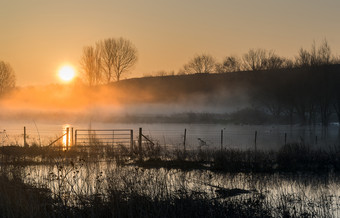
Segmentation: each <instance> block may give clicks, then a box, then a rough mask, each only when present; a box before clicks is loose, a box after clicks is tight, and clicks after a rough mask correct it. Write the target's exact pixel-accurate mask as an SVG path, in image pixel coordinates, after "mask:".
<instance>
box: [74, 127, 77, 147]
mask: <svg viewBox="0 0 340 218" xmlns="http://www.w3.org/2000/svg"><path fill="white" fill-rule="evenodd" d="M74 145H77V130H76V131H75V133H74Z"/></svg>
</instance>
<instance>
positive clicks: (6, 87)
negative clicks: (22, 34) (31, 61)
mask: <svg viewBox="0 0 340 218" xmlns="http://www.w3.org/2000/svg"><path fill="white" fill-rule="evenodd" d="M14 87H15V75H14V70H13V68H12V67H11V65H10V64H9V63H6V62H4V61H1V60H0V97H1V96H2V95H3V94H5V93H6V92H8V91H10V90H12V89H13V88H14Z"/></svg>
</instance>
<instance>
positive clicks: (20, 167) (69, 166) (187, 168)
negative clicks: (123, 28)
mask: <svg viewBox="0 0 340 218" xmlns="http://www.w3.org/2000/svg"><path fill="white" fill-rule="evenodd" d="M60 146H63V145H62V144H59V145H55V146H51V147H44V146H38V145H34V146H30V147H20V146H15V145H13V146H3V147H1V149H0V153H1V160H0V161H1V176H0V180H1V181H0V190H1V198H0V201H1V204H0V205H1V208H0V211H1V213H2V214H3V215H4V217H23V216H25V217H27V216H29V217H98V216H101V217H188V216H192V217H225V216H229V217H337V216H339V212H340V211H339V203H340V202H339V199H340V192H339V191H338V190H339V186H340V176H339V172H340V168H339V166H340V163H339V161H340V156H339V155H338V154H339V151H338V148H337V147H334V150H332V151H331V152H326V151H324V150H321V149H312V148H311V147H310V146H308V145H305V144H299V143H295V144H287V145H285V146H282V147H281V148H280V149H279V150H278V151H261V150H259V151H256V152H255V151H253V150H240V149H224V150H222V151H221V150H212V149H206V148H202V149H197V150H191V151H184V150H182V149H181V150H179V149H175V150H173V149H172V150H168V149H166V148H164V147H162V146H160V145H159V144H154V145H153V144H150V143H147V142H145V143H143V147H142V150H140V149H139V148H138V147H137V146H134V147H133V148H132V149H130V148H129V147H127V146H124V145H119V146H101V145H100V144H93V145H92V146H90V147H86V148H85V147H81V146H78V147H76V146H75V147H71V148H70V149H69V150H68V151H63V149H60Z"/></svg>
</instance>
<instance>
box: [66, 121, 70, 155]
mask: <svg viewBox="0 0 340 218" xmlns="http://www.w3.org/2000/svg"><path fill="white" fill-rule="evenodd" d="M69 133H70V128H69V127H67V128H66V151H67V150H68V142H69Z"/></svg>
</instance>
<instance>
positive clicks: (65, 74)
mask: <svg viewBox="0 0 340 218" xmlns="http://www.w3.org/2000/svg"><path fill="white" fill-rule="evenodd" d="M75 75H76V73H75V70H74V68H73V67H72V66H69V65H66V66H63V67H61V68H60V69H59V73H58V76H59V78H60V79H61V80H62V81H64V82H70V81H71V80H72V79H73V78H74V77H75Z"/></svg>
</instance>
